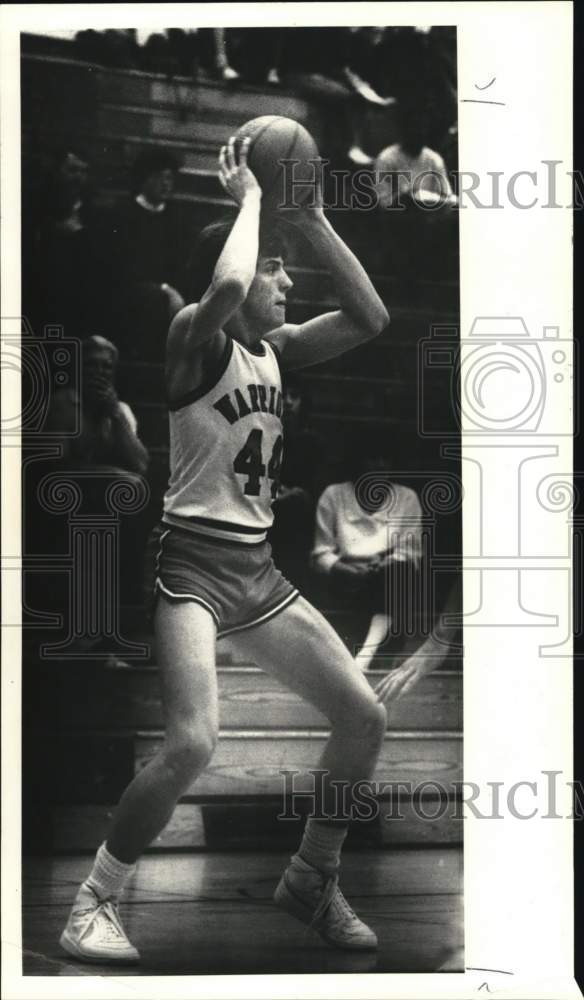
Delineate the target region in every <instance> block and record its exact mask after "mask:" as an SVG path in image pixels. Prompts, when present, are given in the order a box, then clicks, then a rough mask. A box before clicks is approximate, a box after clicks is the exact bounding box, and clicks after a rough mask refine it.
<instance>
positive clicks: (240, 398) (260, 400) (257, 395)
mask: <svg viewBox="0 0 584 1000" xmlns="http://www.w3.org/2000/svg"><path fill="white" fill-rule="evenodd" d="M213 408H214V409H215V410H217V411H218V412H219V413H220V414H221V415H222V416H223V417H225V420H227V422H228V423H230V424H235V423H237V421H238V420H241V418H242V417H247V416H249V414H250V413H272V414H273V415H274V416H275V417H278V418H281V416H282V393H281V392H280V389H279V388H278V386H276V385H257V384H256V385H246V386H241V387H240V388H235V389H233V390H232V391H231V392H228V393H225V395H224V396H221V398H220V399H218V400H217V402H216V403H213Z"/></svg>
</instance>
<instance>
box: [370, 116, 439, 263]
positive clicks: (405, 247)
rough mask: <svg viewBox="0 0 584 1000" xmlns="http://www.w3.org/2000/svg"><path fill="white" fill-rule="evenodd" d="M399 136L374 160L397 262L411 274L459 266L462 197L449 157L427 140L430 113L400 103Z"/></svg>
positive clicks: (392, 257) (379, 201)
mask: <svg viewBox="0 0 584 1000" xmlns="http://www.w3.org/2000/svg"><path fill="white" fill-rule="evenodd" d="M399 117H400V140H399V142H396V143H393V144H392V145H391V146H388V147H387V148H386V149H383V150H382V151H381V152H380V153H379V155H378V157H377V159H376V160H375V167H374V170H375V177H376V190H377V198H378V206H379V209H380V210H381V211H382V212H384V213H387V221H388V226H387V235H388V239H389V249H390V255H391V262H392V267H393V268H394V270H395V271H396V272H397V273H398V274H400V275H402V276H409V277H410V278H414V277H417V275H418V274H419V273H421V274H423V275H424V276H437V275H440V276H444V271H445V270H448V269H449V268H451V267H452V268H454V272H453V273H455V271H456V267H457V227H458V218H457V215H458V213H457V212H456V211H453V210H454V209H456V208H457V206H458V200H457V198H456V195H455V194H454V192H453V190H452V186H451V184H450V179H449V177H448V173H447V171H446V166H445V164H444V160H443V159H442V157H441V156H440V154H439V153H438V152H436V150H434V149H430V147H429V146H427V145H426V144H425V141H424V137H425V135H426V134H427V117H426V115H425V114H424V112H423V111H419V112H417V113H413V112H412V113H411V114H410V113H409V112H408V114H407V115H406V113H405V112H404V110H403V109H400V116H399Z"/></svg>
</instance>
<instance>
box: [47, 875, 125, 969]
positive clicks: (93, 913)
mask: <svg viewBox="0 0 584 1000" xmlns="http://www.w3.org/2000/svg"><path fill="white" fill-rule="evenodd" d="M59 944H60V945H61V948H63V949H64V950H65V951H66V952H68V954H69V955H73V956H74V958H78V959H80V960H81V961H84V962H124V963H129V962H138V961H139V960H140V955H139V954H138V952H137V950H136V948H134V946H133V945H132V944H130V942H129V941H128V938H127V937H126V933H125V931H124V928H123V927H122V922H121V920H120V916H119V913H118V907H117V903H115V902H114V900H113V899H104V900H100V898H99V896H97V895H96V893H95V892H94V891H93V889H92V888H91V887H90V886H88V885H87V884H86V883H85V882H84V883H83V885H82V886H81V888H80V890H79V892H78V893H77V898H76V899H75V902H74V903H73V907H72V909H71V913H70V914H69V920H68V921H67V926H66V927H65V930H64V931H63V933H62V934H61V938H60V941H59Z"/></svg>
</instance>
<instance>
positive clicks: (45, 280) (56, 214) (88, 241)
mask: <svg viewBox="0 0 584 1000" xmlns="http://www.w3.org/2000/svg"><path fill="white" fill-rule="evenodd" d="M89 174H90V168H89V163H88V161H87V160H86V158H85V157H84V156H82V155H81V154H80V152H79V151H78V150H76V149H75V148H74V147H66V148H63V149H61V150H59V151H58V152H57V153H56V154H55V155H54V156H53V157H52V163H51V165H50V167H49V169H48V170H47V171H46V173H45V175H44V176H43V177H42V178H40V180H37V181H35V182H33V183H31V185H27V186H26V189H25V190H24V192H23V206H22V207H23V226H22V265H23V275H22V285H23V311H24V313H25V315H26V316H27V317H28V318H29V319H30V320H31V323H32V325H33V329H35V330H36V331H37V332H40V330H41V328H42V327H43V326H44V325H45V324H48V323H50V324H55V325H57V324H58V325H62V326H63V327H64V329H65V333H66V334H67V333H69V334H71V333H74V332H76V331H77V330H79V329H84V328H85V329H86V328H87V326H88V325H90V324H92V323H93V324H96V325H97V324H99V325H101V324H102V323H103V322H105V321H107V319H108V316H107V313H106V309H107V296H104V285H105V283H106V281H107V278H106V260H107V255H105V254H104V252H103V245H104V244H103V238H104V220H103V217H102V214H101V213H100V212H99V211H97V210H96V209H95V208H94V205H93V198H92V191H91V187H90V182H89Z"/></svg>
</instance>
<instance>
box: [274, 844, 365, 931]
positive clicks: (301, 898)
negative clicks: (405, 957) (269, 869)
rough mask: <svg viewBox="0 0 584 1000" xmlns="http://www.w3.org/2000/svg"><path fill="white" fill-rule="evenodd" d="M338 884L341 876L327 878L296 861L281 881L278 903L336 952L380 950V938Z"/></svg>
mask: <svg viewBox="0 0 584 1000" xmlns="http://www.w3.org/2000/svg"><path fill="white" fill-rule="evenodd" d="M300 865H302V867H300ZM338 882H339V879H338V876H337V875H331V876H329V877H327V876H326V875H324V874H323V873H322V872H319V871H317V869H316V868H312V867H311V866H310V865H308V864H306V863H305V862H303V861H302V860H300V864H299V863H298V860H297V859H294V860H293V863H292V864H291V865H289V867H288V868H287V869H286V871H285V872H284V874H283V875H282V878H281V879H280V882H279V884H278V886H277V888H276V891H275V893H274V902H275V903H276V905H277V906H279V907H281V908H282V909H283V910H286V912H287V913H291V914H292V916H294V917H297V918H298V920H301V921H302V922H303V923H304V924H308V925H309V927H311V928H313V929H314V930H315V931H317V932H318V933H319V934H320V936H321V937H322V938H323V939H324V940H325V941H326V942H327V943H328V944H332V945H334V946H335V947H336V948H347V949H351V950H354V951H365V950H369V949H372V948H377V937H376V935H375V934H374V932H373V931H372V930H371V928H370V927H368V926H367V924H364V923H363V921H362V920H360V919H359V917H358V916H357V914H356V913H355V912H354V911H353V910H352V909H351V907H350V906H349V904H348V902H347V900H346V899H345V897H344V896H343V894H342V892H341V890H340V889H339V886H338Z"/></svg>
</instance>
